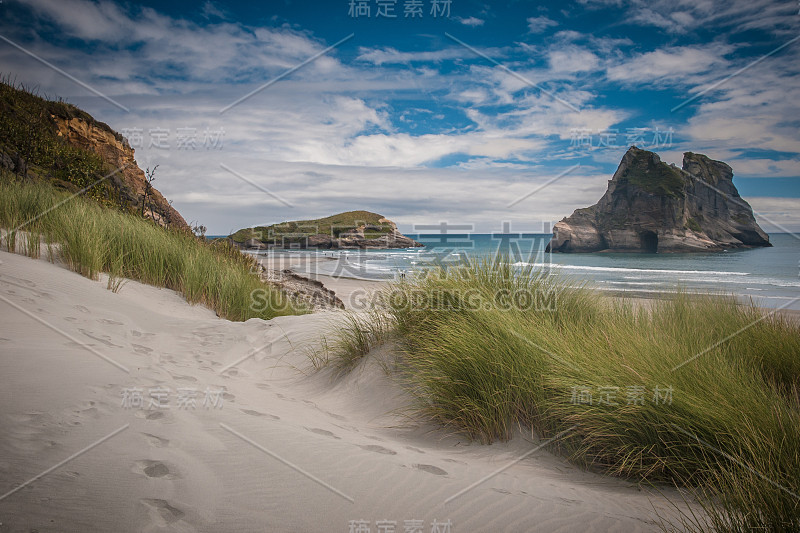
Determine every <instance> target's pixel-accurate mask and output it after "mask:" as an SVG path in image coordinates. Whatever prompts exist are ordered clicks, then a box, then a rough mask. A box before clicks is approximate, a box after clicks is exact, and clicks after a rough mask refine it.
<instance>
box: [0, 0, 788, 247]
mask: <svg viewBox="0 0 800 533" xmlns="http://www.w3.org/2000/svg"><path fill="white" fill-rule="evenodd" d="M0 15H2V16H1V18H0V20H1V21H2V22H0V72H2V73H3V74H5V75H10V76H11V77H12V79H15V80H16V82H17V83H22V84H24V85H25V86H27V87H32V88H35V89H36V90H38V92H39V93H40V94H42V95H47V96H48V97H61V98H64V99H66V100H67V101H69V102H71V103H73V104H75V105H78V106H79V107H81V108H83V109H85V110H86V111H88V112H89V113H90V114H92V115H93V116H94V117H95V118H97V119H98V120H101V121H103V122H106V123H107V124H109V125H110V126H111V127H112V128H113V129H115V130H117V131H119V132H121V133H122V134H123V135H125V136H126V137H127V138H128V140H129V142H130V144H131V145H132V146H133V147H134V148H135V150H136V160H137V162H138V163H139V166H140V167H142V168H143V169H144V168H147V167H150V168H152V167H154V166H155V165H158V170H157V173H156V181H155V186H156V187H157V188H158V189H159V190H160V191H161V192H162V193H164V195H165V196H166V197H167V198H168V199H171V200H173V202H174V204H173V205H174V206H175V207H176V208H177V209H178V211H180V213H181V214H182V215H183V216H184V218H185V219H186V220H187V221H188V222H190V223H194V224H203V225H205V226H206V227H207V228H208V233H209V234H214V235H221V234H228V233H231V232H233V231H235V230H237V229H239V228H242V227H248V226H253V225H262V224H269V223H276V222H281V221H286V220H298V219H309V218H318V217H323V216H327V215H330V214H334V213H337V212H341V211H348V210H356V209H364V210H369V211H375V212H378V213H381V214H383V215H384V216H386V217H388V218H390V219H392V220H394V221H395V222H397V223H398V224H399V226H400V229H401V231H405V232H414V231H415V229H417V230H418V229H419V226H420V225H432V224H440V223H442V222H445V223H448V224H459V225H466V226H469V227H471V228H472V229H473V231H475V232H484V233H488V232H496V231H501V230H502V229H503V228H504V227H505V228H506V229H510V230H511V231H515V230H521V231H541V232H547V231H549V228H550V227H551V225H552V224H553V223H554V222H556V221H558V220H560V219H561V218H563V217H565V216H568V215H569V214H571V213H572V211H573V210H574V209H576V208H579V207H585V206H588V205H591V204H594V203H595V202H596V201H597V200H598V199H599V198H600V197H601V196H602V194H603V192H604V191H605V189H606V187H607V182H608V180H609V179H610V178H611V176H612V175H613V172H614V170H615V169H616V167H617V165H618V164H619V161H620V159H621V158H622V156H623V154H624V153H625V151H626V150H627V148H628V147H629V146H630V145H632V144H635V145H637V146H638V147H639V148H643V149H647V150H652V151H654V152H656V153H658V154H659V156H660V157H661V158H662V160H664V161H666V162H668V163H675V164H677V165H678V166H680V165H681V161H682V154H683V152H686V151H692V152H698V153H703V154H706V155H708V156H709V157H711V158H712V159H717V160H721V161H725V162H726V163H728V164H729V165H730V166H731V167H732V168H733V171H734V176H735V177H734V183H735V184H736V186H737V187H738V188H739V192H740V193H741V195H742V196H743V197H744V198H745V199H746V200H747V201H748V202H749V203H750V204H751V205H752V206H753V208H754V210H755V212H756V213H757V219H758V221H759V223H760V224H761V225H762V227H763V228H764V229H765V230H767V231H771V232H780V231H797V230H800V210H798V207H800V83H798V79H800V78H798V74H800V2H798V0H788V1H775V0H745V1H741V0H723V1H718V0H663V1H658V0H654V1H644V0H574V1H566V2H563V1H562V2H531V1H514V0H508V1H504V2H496V3H492V4H490V3H485V2H480V1H472V0H450V1H447V0H396V1H393V0H369V1H351V0H326V1H324V2H322V1H320V2H310V1H296V0H282V1H261V2H241V1H222V0H219V1H211V0H209V1H205V2H203V1H192V2H189V1H182V0H178V1H171V2H163V1H147V2H139V3H134V2H120V1H112V0H26V1H17V0H3V1H2V2H0Z"/></svg>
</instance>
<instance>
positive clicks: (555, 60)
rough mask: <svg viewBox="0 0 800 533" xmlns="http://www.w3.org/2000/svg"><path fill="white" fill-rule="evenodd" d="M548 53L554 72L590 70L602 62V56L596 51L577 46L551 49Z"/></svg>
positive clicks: (551, 68)
mask: <svg viewBox="0 0 800 533" xmlns="http://www.w3.org/2000/svg"><path fill="white" fill-rule="evenodd" d="M548 55H549V57H548V61H549V63H550V70H551V71H552V72H558V73H562V72H571V73H575V72H589V71H593V70H595V69H596V68H597V67H598V66H599V64H600V58H598V57H597V56H596V55H595V54H594V53H592V52H590V51H589V50H586V49H583V48H579V47H576V46H570V47H567V48H561V49H556V50H550V52H549V54H548Z"/></svg>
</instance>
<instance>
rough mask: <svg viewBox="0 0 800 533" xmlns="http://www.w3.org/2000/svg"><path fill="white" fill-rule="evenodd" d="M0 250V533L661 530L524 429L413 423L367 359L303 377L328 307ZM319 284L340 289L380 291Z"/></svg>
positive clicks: (609, 483)
mask: <svg viewBox="0 0 800 533" xmlns="http://www.w3.org/2000/svg"><path fill="white" fill-rule="evenodd" d="M0 261H2V264H0V297H2V300H1V301H0V306H1V307H2V308H3V321H2V324H3V325H2V329H0V353H2V357H0V372H1V373H2V375H3V377H4V382H3V387H2V389H1V390H0V424H1V427H2V433H1V434H0V472H1V473H2V475H0V479H2V486H0V493H2V494H5V496H4V497H2V499H0V522H2V525H0V531H2V532H6V531H25V532H29V531H31V530H34V529H35V530H37V531H40V532H46V531H146V532H151V531H209V532H211V531H214V532H221V531H343V532H346V531H349V530H350V521H353V520H356V521H358V520H363V521H364V522H365V523H369V524H370V525H371V529H372V530H373V531H377V526H376V524H377V522H378V521H381V520H389V521H394V522H396V524H397V525H396V530H397V531H403V527H404V522H405V521H410V520H421V521H423V523H424V527H423V530H424V531H426V532H427V531H430V529H431V527H432V524H433V523H434V521H438V522H439V523H444V522H447V521H448V520H449V521H450V522H451V524H452V526H451V531H532V530H536V531H581V532H591V531H626V532H628V531H632V532H635V531H658V530H659V528H658V527H657V525H656V523H655V520H656V517H655V516H654V512H653V509H652V505H655V506H656V507H657V508H659V509H660V510H661V511H662V512H664V513H665V514H669V513H670V507H669V505H668V503H667V502H666V501H665V500H664V498H663V497H662V496H661V495H659V494H658V493H656V492H652V491H646V490H640V488H639V487H637V486H636V485H635V484H632V483H628V482H626V481H623V480H619V479H614V478H609V477H604V476H600V475H595V474H592V473H587V472H583V471H581V470H580V469H578V468H577V467H574V466H571V465H569V464H568V463H566V462H565V461H564V460H563V459H561V458H558V457H555V456H553V455H552V454H550V453H549V452H547V451H546V450H544V449H542V450H538V451H536V452H534V453H532V454H529V455H527V456H526V458H525V459H524V460H518V458H520V457H521V456H523V455H526V454H528V453H529V452H530V450H532V449H533V448H535V447H536V446H537V442H538V441H537V440H536V439H535V438H534V437H532V436H531V435H530V434H527V435H523V434H519V435H517V436H516V437H515V438H514V439H512V440H511V441H510V442H508V443H503V444H493V445H491V446H482V445H479V444H475V443H470V442H469V441H468V440H466V439H465V438H463V437H460V436H454V435H449V434H447V433H446V432H444V431H443V430H441V429H439V428H437V427H434V426H432V425H429V424H426V423H422V422H415V421H413V420H411V419H409V418H408V417H406V416H404V415H403V413H404V412H405V409H406V408H407V407H408V406H409V402H410V398H409V396H408V395H407V394H406V393H405V392H404V391H403V390H402V389H401V388H400V387H399V386H398V385H397V384H395V383H393V382H392V381H390V379H389V378H388V377H387V376H386V375H385V374H384V373H383V371H382V370H381V369H380V367H379V365H378V364H377V363H376V362H375V361H368V362H367V364H366V365H365V366H362V367H361V368H358V369H357V370H356V371H354V372H353V373H351V374H350V375H349V376H347V377H346V378H343V379H341V380H333V379H332V378H331V377H330V375H328V374H327V373H325V372H321V373H317V374H312V373H310V371H309V367H310V365H309V363H308V359H307V357H306V355H305V352H304V350H305V347H306V346H308V345H309V344H311V343H315V342H318V341H319V338H320V335H321V334H322V333H323V332H324V331H325V330H326V328H328V327H330V326H331V325H332V324H334V323H335V320H336V319H337V317H338V316H340V315H339V313H338V312H328V313H318V314H311V315H304V316H290V317H280V318H276V319H274V320H271V321H268V322H265V321H262V320H258V319H252V320H249V321H247V322H244V323H234V322H229V321H226V320H222V319H220V318H218V317H216V316H215V314H214V313H213V312H211V311H209V310H208V309H206V308H203V307H200V306H190V305H188V304H187V303H186V302H185V301H184V300H183V299H182V298H181V297H180V296H178V295H177V294H176V293H174V292H172V291H170V290H165V289H157V288H154V287H150V286H145V285H141V284H139V283H136V282H132V281H129V282H127V283H126V284H125V285H124V286H123V287H122V289H121V291H120V292H119V293H116V294H115V293H113V292H111V291H109V290H107V289H106V282H105V278H102V279H101V280H100V281H91V280H88V279H86V278H83V277H81V276H79V275H78V274H75V273H73V272H70V271H68V270H67V269H65V268H63V267H61V266H58V265H53V264H50V263H48V262H46V261H45V260H32V259H29V258H27V257H23V256H19V255H14V254H9V253H5V252H0ZM324 283H325V284H326V285H327V286H328V287H329V288H332V289H333V290H335V291H336V292H337V293H338V294H340V295H342V297H343V300H346V296H347V294H348V291H350V292H351V293H352V292H353V291H357V290H359V289H363V288H365V287H366V288H374V287H375V286H376V284H375V283H372V282H362V281H360V280H345V279H334V278H328V279H325V280H324ZM137 391H138V392H137ZM219 391H224V393H222V394H223V396H222V399H221V401H220V398H219ZM137 394H139V395H141V396H140V398H141V400H142V405H141V406H139V405H138V404H136V402H134V401H133V400H134V399H135V398H137ZM193 394H196V396H195V397H194V401H195V402H196V404H195V405H192V403H191V401H190V398H191V397H192V395H193ZM151 398H152V400H151ZM156 400H157V401H156ZM151 401H153V402H154V403H153V405H150V403H151ZM158 402H161V404H162V405H160V406H159V405H157V404H158ZM181 402H182V403H183V405H179V403H181ZM204 403H206V405H205V406H204V405H203V404H204ZM167 405H168V407H167ZM114 432H118V433H116V434H114V435H113V436H111V437H110V438H107V439H106V440H102V441H101V439H104V438H106V437H108V436H109V435H111V434H113V433H114ZM81 452H82V453H81ZM509 465H510V466H509ZM54 466H55V468H54ZM506 467H507V468H506ZM501 469H503V470H502V471H500V470H501ZM30 480H33V481H30ZM29 481H30V482H29ZM28 482H29V483H28ZM25 483H27V484H26V485H24V486H23V487H22V488H21V489H19V490H16V491H15V489H16V488H17V487H19V486H21V485H23V484H25ZM9 491H14V492H13V493H10V494H8V492H9ZM666 494H669V495H671V496H673V497H675V499H676V500H678V501H679V500H680V498H679V497H677V495H676V494H675V493H674V492H672V491H669V490H667V491H666Z"/></svg>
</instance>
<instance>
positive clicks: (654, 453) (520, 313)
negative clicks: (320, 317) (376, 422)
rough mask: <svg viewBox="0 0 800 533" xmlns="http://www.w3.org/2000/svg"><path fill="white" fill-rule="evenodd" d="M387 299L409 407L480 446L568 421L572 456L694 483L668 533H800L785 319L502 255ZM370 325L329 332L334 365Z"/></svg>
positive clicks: (566, 446) (796, 371) (792, 362)
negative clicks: (569, 275)
mask: <svg viewBox="0 0 800 533" xmlns="http://www.w3.org/2000/svg"><path fill="white" fill-rule="evenodd" d="M515 294H522V295H528V294H534V295H538V296H534V298H533V299H531V298H529V297H528V296H525V297H522V298H515V297H514V295H515ZM384 301H385V304H386V307H385V308H384V309H383V311H382V312H383V317H382V319H381V320H382V324H383V325H382V326H381V327H380V328H379V330H380V331H381V332H383V333H382V335H381V336H380V337H374V336H373V340H380V339H385V338H388V335H389V333H387V332H388V329H389V328H388V327H387V324H388V325H389V326H391V330H392V331H391V334H392V335H393V338H394V339H395V341H396V342H397V343H398V345H399V349H398V350H397V352H398V353H397V361H396V362H395V364H394V365H393V368H396V369H397V377H398V378H400V379H401V380H402V381H403V382H404V383H405V384H406V385H407V387H408V389H409V390H410V391H411V392H412V393H413V395H414V396H415V398H416V399H417V406H418V410H419V412H420V413H421V414H423V415H425V416H427V417H430V418H432V419H434V420H436V421H438V422H440V423H441V424H442V425H444V426H446V427H449V428H452V429H453V430H455V431H458V432H462V433H464V434H466V435H469V436H470V437H472V438H474V439H477V440H479V441H481V442H485V443H488V442H492V441H494V440H504V439H508V438H510V437H511V435H512V432H513V431H514V429H515V428H518V427H525V428H530V429H533V430H535V431H537V432H538V433H539V435H540V436H541V437H542V438H548V437H552V436H555V435H558V434H559V433H561V432H564V431H567V430H569V428H572V427H573V426H575V429H574V430H571V431H567V432H566V433H565V434H564V436H563V438H560V439H559V440H558V441H556V442H555V446H556V448H557V450H559V451H560V452H561V453H563V454H565V455H566V456H568V457H569V458H570V459H571V460H572V461H574V462H576V463H578V464H581V465H583V466H585V467H587V468H591V469H593V470H597V471H601V472H605V473H608V474H612V475H617V476H623V477H627V478H632V479H638V480H642V481H644V482H647V483H667V484H676V485H679V486H683V487H689V488H691V490H693V491H694V492H695V495H696V496H697V498H698V500H699V501H700V502H701V504H702V506H703V508H704V512H702V513H699V514H698V515H696V516H692V515H684V517H683V523H682V524H679V525H678V524H672V526H674V527H680V528H688V529H695V530H700V531H708V530H718V531H749V530H752V529H756V530H760V531H798V530H800V497H798V494H800V395H799V394H798V391H800V328H799V327H798V325H797V324H796V323H793V322H790V321H788V319H787V318H785V317H784V316H781V315H778V314H774V315H770V316H766V317H765V316H764V314H763V311H762V310H760V309H758V308H757V307H755V306H753V305H741V304H738V303H737V302H736V301H735V300H734V299H733V298H732V297H726V296H702V295H692V294H687V293H684V292H678V293H676V294H669V295H663V296H662V298H660V299H658V300H652V301H649V302H646V303H644V304H643V303H641V302H640V303H639V304H638V305H637V304H635V303H634V302H630V301H623V300H615V299H610V298H604V297H602V296H600V295H599V293H597V292H593V291H591V290H589V289H586V288H580V287H578V288H575V287H574V285H573V284H570V283H568V280H565V279H563V278H560V277H558V276H556V275H553V274H550V273H549V272H547V271H543V270H534V269H530V268H529V269H523V270H520V269H518V268H515V267H513V266H512V265H510V264H509V262H508V261H504V260H503V259H502V258H497V259H494V260H483V261H478V262H473V263H471V264H468V265H466V266H465V267H462V268H458V269H455V270H453V269H451V270H448V271H444V270H440V271H434V272H431V273H429V274H428V275H426V276H424V277H420V278H417V279H407V280H404V281H402V282H398V283H395V284H394V285H393V286H392V287H391V288H390V289H389V290H388V291H387V293H386V294H385V298H384ZM369 331H371V329H370V327H368V326H365V325H364V324H363V323H356V322H352V323H351V324H350V327H347V326H344V327H340V328H339V330H338V332H337V334H336V336H337V339H338V340H337V346H338V347H339V349H338V350H335V351H334V352H332V355H333V361H331V362H332V363H333V364H338V365H340V366H341V367H342V368H352V367H353V366H355V363H356V362H357V361H358V360H359V359H360V358H362V357H364V356H365V355H366V353H367V352H366V350H365V348H367V347H369V345H365V344H364V343H363V342H361V341H360V340H359V338H360V337H363V335H364V332H369ZM348 336H349V337H350V340H349V341H348V340H346V338H347V337H348ZM374 344H375V342H373V343H372V345H374ZM337 359H339V361H338V362H337V361H336V360H337ZM343 361H344V363H343Z"/></svg>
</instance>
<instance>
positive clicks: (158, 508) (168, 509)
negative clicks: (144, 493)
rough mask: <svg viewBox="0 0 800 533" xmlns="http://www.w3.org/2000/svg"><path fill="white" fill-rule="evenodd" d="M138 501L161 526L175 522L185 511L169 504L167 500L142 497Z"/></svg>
mask: <svg viewBox="0 0 800 533" xmlns="http://www.w3.org/2000/svg"><path fill="white" fill-rule="evenodd" d="M139 501H140V502H142V503H143V504H144V505H145V506H146V507H147V508H148V509H149V510H150V514H151V516H154V517H156V518H157V520H156V521H157V522H159V523H160V525H162V526H165V525H167V524H172V523H175V522H177V521H178V520H180V519H181V518H183V517H184V516H186V513H184V512H183V511H181V510H180V509H178V508H177V507H173V506H172V505H170V504H169V502H168V501H167V500H158V499H151V498H144V499H141V500H139Z"/></svg>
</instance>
